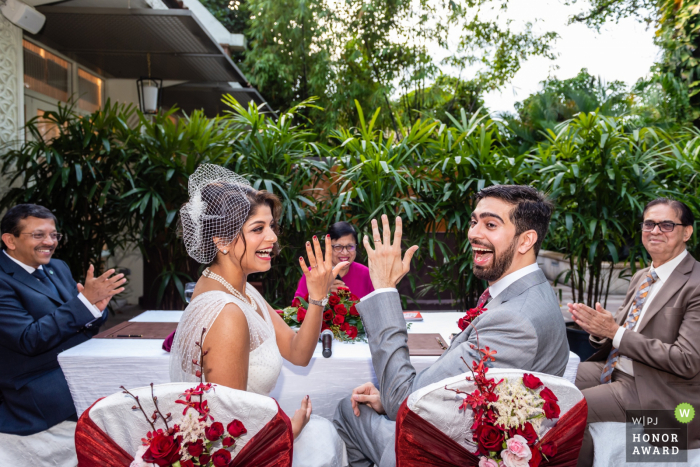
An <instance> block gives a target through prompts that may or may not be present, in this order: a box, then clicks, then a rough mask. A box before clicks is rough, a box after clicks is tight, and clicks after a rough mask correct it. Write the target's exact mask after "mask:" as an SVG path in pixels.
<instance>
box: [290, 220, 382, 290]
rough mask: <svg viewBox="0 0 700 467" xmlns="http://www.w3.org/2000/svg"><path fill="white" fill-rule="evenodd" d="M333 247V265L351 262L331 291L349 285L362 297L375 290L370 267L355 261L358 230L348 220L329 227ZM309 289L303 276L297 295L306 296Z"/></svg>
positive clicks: (341, 272)
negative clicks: (370, 275) (370, 276)
mask: <svg viewBox="0 0 700 467" xmlns="http://www.w3.org/2000/svg"><path fill="white" fill-rule="evenodd" d="M328 235H330V236H331V245H332V247H333V266H335V265H337V264H338V263H341V262H343V261H348V262H349V263H350V264H349V265H347V266H346V267H345V268H343V269H341V270H340V274H339V276H340V278H341V279H340V280H338V279H337V278H336V280H335V282H333V286H332V287H331V292H334V293H335V292H337V291H338V287H347V288H349V289H350V292H351V293H353V294H355V295H357V297H358V298H362V297H364V296H365V295H368V294H369V293H370V292H372V291H374V287H373V286H372V281H371V280H370V278H369V269H367V266H363V265H361V264H358V263H356V262H355V257H357V231H356V230H355V227H353V226H352V225H351V224H349V223H347V222H336V223H335V224H333V225H331V227H330V228H329V229H328ZM308 293H309V291H308V290H307V288H306V276H301V280H299V286H298V287H297V291H296V293H295V294H294V296H295V297H301V298H304V297H306V294H308Z"/></svg>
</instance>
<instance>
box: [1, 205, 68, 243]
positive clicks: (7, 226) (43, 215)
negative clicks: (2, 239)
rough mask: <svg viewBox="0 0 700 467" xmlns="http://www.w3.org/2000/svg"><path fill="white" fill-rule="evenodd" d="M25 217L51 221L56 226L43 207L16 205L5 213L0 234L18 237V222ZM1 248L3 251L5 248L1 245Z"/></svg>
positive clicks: (52, 216)
mask: <svg viewBox="0 0 700 467" xmlns="http://www.w3.org/2000/svg"><path fill="white" fill-rule="evenodd" d="M27 217H37V218H39V219H53V223H54V224H57V223H58V222H57V221H56V216H54V215H53V213H52V212H51V211H49V210H48V209H47V208H45V207H44V206H39V205H38V204H18V205H17V206H13V207H11V208H10V209H8V211H7V212H6V213H5V215H4V216H3V218H2V220H1V221H0V234H6V233H10V234H12V235H13V236H15V237H19V234H20V230H21V227H20V222H21V221H23V220H24V219H26V218H27ZM2 248H3V249H5V248H6V246H5V244H4V243H3V245H2Z"/></svg>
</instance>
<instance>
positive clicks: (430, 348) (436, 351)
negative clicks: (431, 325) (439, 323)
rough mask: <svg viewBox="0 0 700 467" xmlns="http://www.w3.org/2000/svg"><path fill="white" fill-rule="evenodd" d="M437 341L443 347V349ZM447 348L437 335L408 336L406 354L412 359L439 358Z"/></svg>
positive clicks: (411, 334)
mask: <svg viewBox="0 0 700 467" xmlns="http://www.w3.org/2000/svg"><path fill="white" fill-rule="evenodd" d="M438 339H439V342H442V344H443V345H444V346H445V348H444V349H443V348H442V346H440V343H439V342H438ZM447 347H449V344H448V343H447V342H445V339H443V338H442V336H441V335H440V334H438V333H426V334H418V333H415V334H413V333H409V334H408V354H409V355H410V356H412V357H439V356H440V355H442V354H443V352H444V351H445V350H447Z"/></svg>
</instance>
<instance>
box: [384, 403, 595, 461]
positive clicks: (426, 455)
mask: <svg viewBox="0 0 700 467" xmlns="http://www.w3.org/2000/svg"><path fill="white" fill-rule="evenodd" d="M407 400H408V399H406V400H405V401H404V402H403V404H401V408H400V409H399V412H398V414H397V417H396V444H395V446H396V448H395V449H396V465H397V467H414V466H415V467H425V466H434V467H464V466H476V465H478V464H479V458H478V457H477V456H476V455H475V454H472V453H471V452H469V451H467V450H466V449H465V448H464V447H462V446H460V445H459V444H457V442H455V441H454V440H452V439H451V438H449V437H447V436H446V435H445V434H444V433H443V432H442V431H440V430H438V429H437V428H436V427H435V426H433V425H432V424H430V423H429V422H427V421H425V420H424V419H423V418H421V417H420V416H419V415H417V414H416V413H415V412H413V411H412V410H410V409H409V408H408V405H407ZM587 417H588V405H587V404H586V400H585V399H582V400H581V401H579V402H578V403H577V404H576V405H575V406H574V407H573V408H572V409H571V410H569V411H568V412H567V413H566V414H564V416H563V417H561V418H560V419H559V420H558V421H557V423H556V425H554V427H553V428H552V429H551V430H549V431H548V432H547V434H546V435H545V436H544V438H542V440H540V444H542V443H549V442H553V443H554V444H555V445H556V446H557V455H556V456H554V457H553V458H552V459H550V460H549V461H548V462H546V461H544V460H543V461H542V463H541V464H540V466H547V467H574V466H575V465H576V462H577V460H578V454H579V451H580V450H581V443H582V441H583V432H584V431H585V429H586V419H587ZM538 446H539V445H538Z"/></svg>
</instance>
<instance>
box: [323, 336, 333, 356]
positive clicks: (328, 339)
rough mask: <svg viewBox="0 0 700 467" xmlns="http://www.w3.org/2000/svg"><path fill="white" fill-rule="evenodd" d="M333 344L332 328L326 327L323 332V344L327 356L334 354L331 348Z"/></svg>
mask: <svg viewBox="0 0 700 467" xmlns="http://www.w3.org/2000/svg"><path fill="white" fill-rule="evenodd" d="M332 344H333V331H331V330H330V329H324V330H323V332H322V333H321V346H323V356H324V357H325V358H328V357H330V356H331V355H333V351H332V350H331V345H332Z"/></svg>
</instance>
